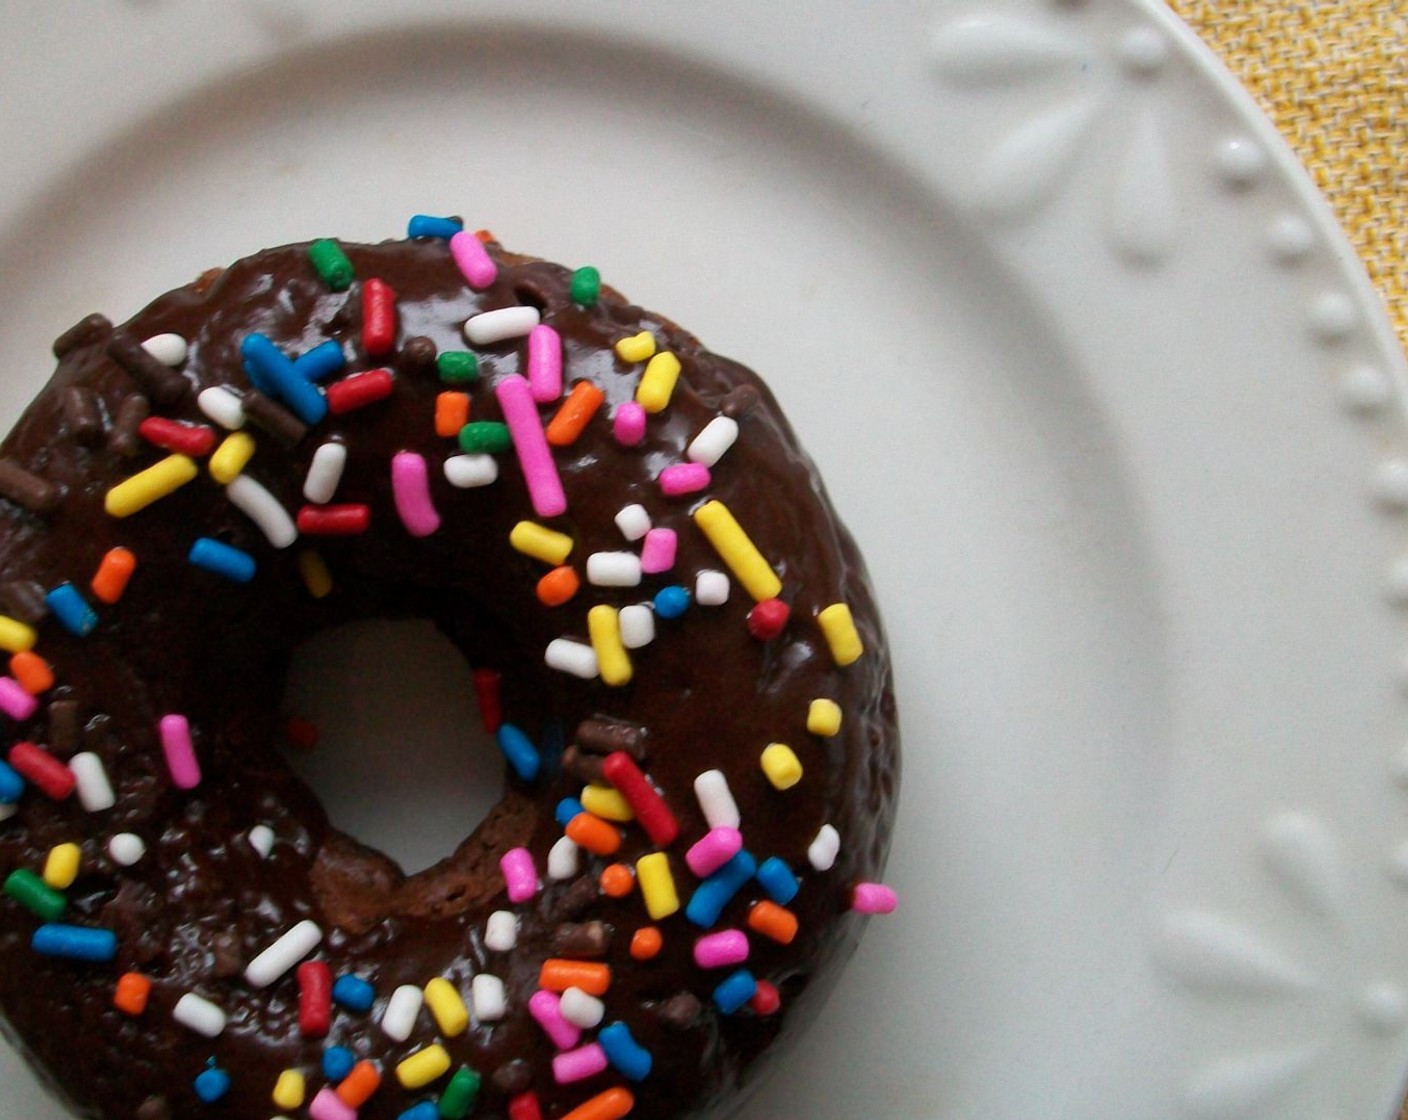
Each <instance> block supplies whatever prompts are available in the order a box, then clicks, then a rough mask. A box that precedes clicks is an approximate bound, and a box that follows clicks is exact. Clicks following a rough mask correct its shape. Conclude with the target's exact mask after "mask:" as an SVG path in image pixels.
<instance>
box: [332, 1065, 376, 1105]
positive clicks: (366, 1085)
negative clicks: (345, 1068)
mask: <svg viewBox="0 0 1408 1120" xmlns="http://www.w3.org/2000/svg"><path fill="white" fill-rule="evenodd" d="M380 1085H381V1070H379V1069H377V1068H376V1065H375V1064H374V1063H372V1062H367V1061H361V1062H358V1063H357V1064H356V1065H355V1066H353V1067H352V1072H351V1073H349V1074H348V1075H347V1076H346V1077H344V1078H343V1079H342V1083H341V1084H340V1085H338V1087H337V1095H338V1098H339V1099H340V1100H341V1101H342V1103H343V1104H345V1105H346V1106H347V1107H348V1108H361V1107H362V1105H364V1104H366V1103H367V1101H368V1100H370V1099H371V1095H372V1094H373V1093H375V1092H376V1091H377V1088H378V1087H379V1086H380Z"/></svg>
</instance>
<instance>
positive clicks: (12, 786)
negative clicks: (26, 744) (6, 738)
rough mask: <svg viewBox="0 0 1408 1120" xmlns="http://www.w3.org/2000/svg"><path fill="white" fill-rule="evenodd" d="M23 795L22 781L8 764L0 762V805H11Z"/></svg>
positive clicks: (17, 772) (16, 771)
mask: <svg viewBox="0 0 1408 1120" xmlns="http://www.w3.org/2000/svg"><path fill="white" fill-rule="evenodd" d="M22 793H24V779H23V778H21V777H20V774H19V771H18V770H16V769H15V768H14V767H13V766H11V765H10V764H9V763H8V762H0V805H13V804H14V803H15V802H16V801H18V800H19V799H20V795H21V794H22Z"/></svg>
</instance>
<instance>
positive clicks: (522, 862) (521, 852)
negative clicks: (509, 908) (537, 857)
mask: <svg viewBox="0 0 1408 1120" xmlns="http://www.w3.org/2000/svg"><path fill="white" fill-rule="evenodd" d="M499 870H500V871H502V872H503V873H504V883H505V885H506V886H507V887H508V900H509V901H510V902H527V901H528V900H529V899H530V898H532V897H533V896H534V895H535V894H537V893H538V870H537V868H535V867H534V866H533V853H532V852H530V851H529V850H528V849H527V848H510V849H509V850H508V851H506V852H505V853H504V854H503V855H502V856H501V857H500V858H499Z"/></svg>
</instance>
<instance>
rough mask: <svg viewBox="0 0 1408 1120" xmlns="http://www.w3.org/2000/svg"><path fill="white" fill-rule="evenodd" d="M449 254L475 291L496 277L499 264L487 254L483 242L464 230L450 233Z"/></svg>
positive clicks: (484, 286) (486, 285) (490, 282)
mask: <svg viewBox="0 0 1408 1120" xmlns="http://www.w3.org/2000/svg"><path fill="white" fill-rule="evenodd" d="M450 256H452V257H454V258H455V264H457V265H459V266H460V271H461V272H462V273H464V278H465V279H466V280H468V281H469V286H470V287H471V288H473V289H474V290H475V291H482V290H483V289H485V288H487V287H488V286H489V285H490V284H492V283H493V282H494V281H495V280H497V279H498V276H499V266H498V265H496V264H495V263H494V261H493V259H492V258H491V257H490V256H489V251H488V250H487V249H485V248H484V242H482V241H480V240H479V238H477V237H475V236H474V234H472V233H469V232H468V231H466V230H460V231H459V233H456V234H452V235H451V237H450Z"/></svg>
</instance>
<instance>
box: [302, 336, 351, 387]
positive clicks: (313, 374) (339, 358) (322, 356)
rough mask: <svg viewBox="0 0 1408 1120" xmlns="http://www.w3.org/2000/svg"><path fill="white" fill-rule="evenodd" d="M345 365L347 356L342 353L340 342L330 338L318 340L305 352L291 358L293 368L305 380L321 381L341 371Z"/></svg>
mask: <svg viewBox="0 0 1408 1120" xmlns="http://www.w3.org/2000/svg"><path fill="white" fill-rule="evenodd" d="M346 365H347V358H346V357H345V356H344V355H343V353H342V345H341V343H338V342H334V341H332V339H328V341H327V342H320V343H319V344H318V345H317V346H315V347H313V349H311V350H309V351H308V352H307V353H306V354H300V355H299V356H298V357H296V358H294V360H293V368H294V369H296V370H297V371H298V374H299V376H300V377H302V378H303V379H304V380H305V381H322V380H323V379H324V378H327V377H331V376H332V375H333V374H335V373H341V372H342V371H343V369H344V368H345V367H346Z"/></svg>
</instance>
